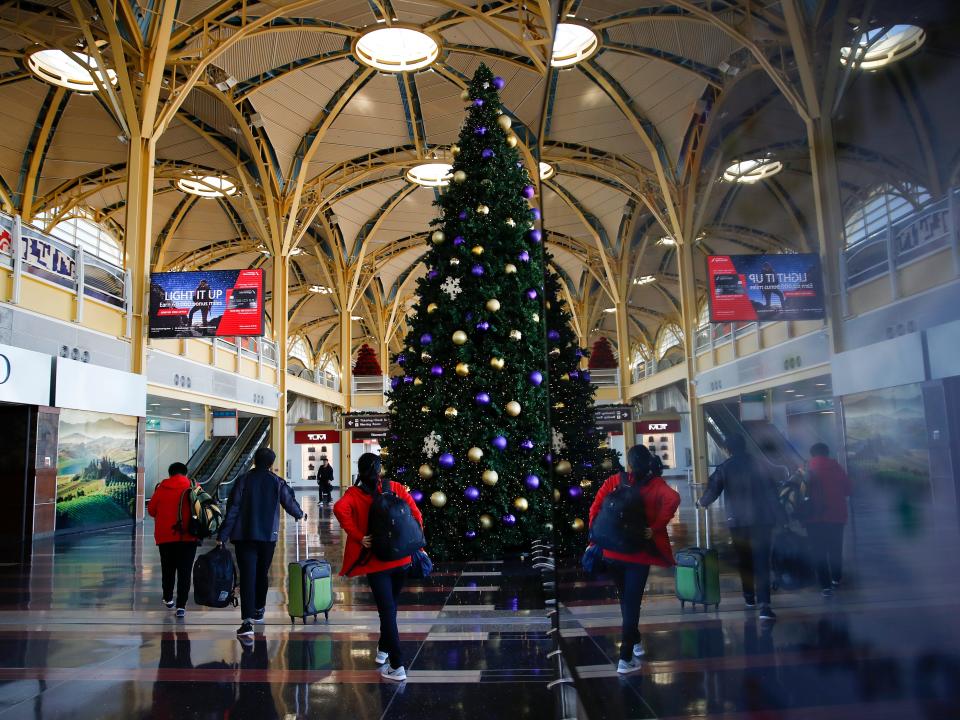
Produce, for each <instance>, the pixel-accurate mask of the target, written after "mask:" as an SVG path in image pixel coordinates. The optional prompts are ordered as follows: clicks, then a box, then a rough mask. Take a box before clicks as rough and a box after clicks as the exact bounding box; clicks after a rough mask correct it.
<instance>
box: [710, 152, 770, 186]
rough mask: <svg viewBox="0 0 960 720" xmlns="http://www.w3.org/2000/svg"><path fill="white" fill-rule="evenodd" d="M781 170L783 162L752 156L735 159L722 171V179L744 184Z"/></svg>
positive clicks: (757, 180)
mask: <svg viewBox="0 0 960 720" xmlns="http://www.w3.org/2000/svg"><path fill="white" fill-rule="evenodd" d="M781 170H783V163H782V162H780V161H779V160H772V159H770V158H752V159H749V160H737V161H736V162H733V163H731V164H730V166H729V167H728V168H727V169H726V170H724V171H723V179H724V180H726V181H727V182H738V183H744V184H746V185H752V184H753V183H756V182H760V181H761V180H765V179H766V178H768V177H773V176H774V175H776V174H777V173H778V172H780V171H781Z"/></svg>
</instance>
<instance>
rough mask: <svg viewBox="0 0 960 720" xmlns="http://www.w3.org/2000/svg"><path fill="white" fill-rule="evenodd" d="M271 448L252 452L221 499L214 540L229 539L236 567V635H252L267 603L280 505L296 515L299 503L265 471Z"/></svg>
mask: <svg viewBox="0 0 960 720" xmlns="http://www.w3.org/2000/svg"><path fill="white" fill-rule="evenodd" d="M276 459H277V456H276V454H275V453H274V452H273V450H271V449H270V448H267V447H262V448H260V449H258V450H257V452H256V453H254V456H253V470H251V471H250V472H248V473H246V474H244V475H241V476H240V477H238V478H237V481H236V483H234V486H233V490H231V491H230V497H229V498H228V499H227V517H226V519H225V520H224V521H223V527H221V528H220V534H219V536H218V542H220V543H224V542H226V541H227V540H231V541H232V542H233V547H234V551H235V552H236V555H237V567H238V569H239V571H240V616H241V619H242V622H241V624H240V627H239V628H238V629H237V637H241V638H242V637H246V636H250V635H253V623H255V622H257V623H262V622H263V615H264V612H265V610H266V604H267V587H268V576H267V575H268V573H269V571H270V563H272V562H273V552H274V550H276V547H277V538H278V536H279V534H280V506H281V505H282V506H283V509H284V510H286V511H287V514H289V515H290V516H292V517H294V518H296V519H297V520H304V519H306V517H307V514H306V513H305V512H303V510H301V509H300V505H299V503H297V498H296V496H295V495H294V493H293V490H292V489H291V488H290V486H289V485H287V483H286V482H284V481H283V480H282V479H281V478H279V477H277V476H276V475H274V474H273V472H271V470H270V468H271V467H272V466H273V461H274V460H276Z"/></svg>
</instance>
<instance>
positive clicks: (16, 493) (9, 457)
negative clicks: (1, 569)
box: [0, 404, 36, 563]
mask: <svg viewBox="0 0 960 720" xmlns="http://www.w3.org/2000/svg"><path fill="white" fill-rule="evenodd" d="M35 426H36V411H35V408H33V407H32V406H30V405H8V404H0V427H2V428H3V442H2V443H0V483H2V486H3V488H4V495H5V498H4V502H2V503H0V562H5V563H22V562H24V561H25V560H26V559H27V555H28V554H29V550H30V540H31V536H32V535H33V527H32V526H33V496H34V477H33V462H32V461H31V460H32V456H33V453H32V452H31V450H32V449H33V447H34V446H35V444H36V439H35V437H34V433H33V431H32V428H34V427H35Z"/></svg>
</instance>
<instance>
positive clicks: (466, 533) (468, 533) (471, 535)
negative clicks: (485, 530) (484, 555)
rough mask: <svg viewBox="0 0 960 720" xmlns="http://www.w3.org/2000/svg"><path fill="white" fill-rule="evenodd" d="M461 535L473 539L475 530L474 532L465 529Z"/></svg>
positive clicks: (475, 534) (475, 533)
mask: <svg viewBox="0 0 960 720" xmlns="http://www.w3.org/2000/svg"><path fill="white" fill-rule="evenodd" d="M463 536H464V537H465V538H466V539H467V540H473V539H474V538H475V537H476V536H477V532H476V530H467V531H466V532H465V533H464V534H463Z"/></svg>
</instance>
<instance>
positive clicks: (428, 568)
mask: <svg viewBox="0 0 960 720" xmlns="http://www.w3.org/2000/svg"><path fill="white" fill-rule="evenodd" d="M410 560H411V561H412V564H411V565H410V572H409V573H408V575H409V577H411V578H414V579H422V578H428V577H430V573H432V572H433V560H431V559H430V556H429V555H427V553H426V551H425V550H417V551H416V552H415V553H413V555H411V556H410Z"/></svg>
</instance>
